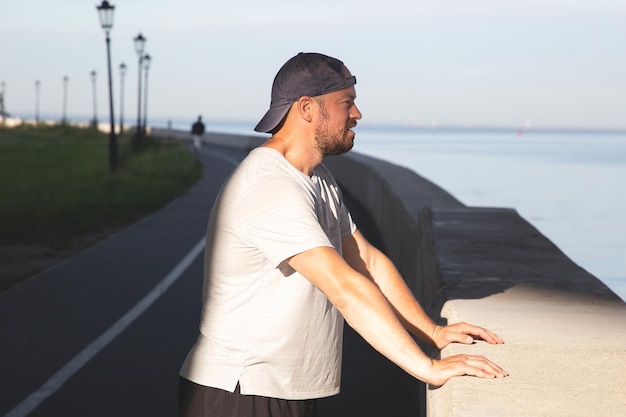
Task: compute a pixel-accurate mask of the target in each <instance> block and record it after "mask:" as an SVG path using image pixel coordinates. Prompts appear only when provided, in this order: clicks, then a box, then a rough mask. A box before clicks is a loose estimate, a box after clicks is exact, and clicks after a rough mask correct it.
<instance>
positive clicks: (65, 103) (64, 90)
mask: <svg viewBox="0 0 626 417" xmlns="http://www.w3.org/2000/svg"><path fill="white" fill-rule="evenodd" d="M69 81H70V79H69V77H68V76H67V75H66V76H65V77H63V117H62V118H61V124H67V84H68V82H69Z"/></svg>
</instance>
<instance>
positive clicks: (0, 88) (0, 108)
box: [0, 81, 7, 125]
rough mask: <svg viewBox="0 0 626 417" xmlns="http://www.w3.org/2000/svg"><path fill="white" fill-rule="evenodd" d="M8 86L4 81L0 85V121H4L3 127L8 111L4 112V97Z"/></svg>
mask: <svg viewBox="0 0 626 417" xmlns="http://www.w3.org/2000/svg"><path fill="white" fill-rule="evenodd" d="M6 85H7V84H6V83H5V82H4V81H2V82H1V83H0V120H1V121H2V125H4V117H5V114H6V110H4V95H5V87H6Z"/></svg>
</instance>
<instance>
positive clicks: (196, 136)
mask: <svg viewBox="0 0 626 417" xmlns="http://www.w3.org/2000/svg"><path fill="white" fill-rule="evenodd" d="M191 135H192V136H193V150H194V152H195V153H198V152H200V146H201V142H202V135H204V123H203V122H202V116H198V120H196V121H195V122H194V123H193V124H192V125H191Z"/></svg>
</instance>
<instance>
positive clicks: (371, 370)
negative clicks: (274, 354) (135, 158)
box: [0, 146, 419, 417]
mask: <svg viewBox="0 0 626 417" xmlns="http://www.w3.org/2000/svg"><path fill="white" fill-rule="evenodd" d="M245 154H246V152H245V151H241V150H236V149H226V148H217V147H210V146H205V147H204V148H203V151H202V153H201V155H200V159H201V160H202V162H203V163H204V165H205V170H204V175H203V177H202V179H201V180H200V181H199V182H198V183H197V184H195V185H194V186H193V187H192V188H191V189H190V190H188V191H187V192H186V193H185V194H184V195H183V196H182V197H180V198H178V199H177V200H175V201H174V202H172V203H170V204H169V205H168V206H167V207H165V208H163V209H162V210H160V211H158V212H157V213H154V214H153V215H151V216H149V217H147V218H145V219H143V220H141V221H140V222H138V223H136V224H135V225H133V226H132V227H129V228H128V229H126V230H124V231H122V232H120V233H118V234H116V235H114V236H112V237H110V238H109V239H107V240H106V241H104V242H101V243H100V244H98V245H96V246H94V247H93V248H91V249H89V250H87V251H85V252H83V253H82V254H80V255H78V256H76V257H74V258H72V259H70V260H68V261H66V262H64V263H63V264H61V265H58V266H56V267H55V268H52V269H50V270H48V271H46V272H44V273H41V274H39V275H37V276H35V277H33V278H31V279H30V280H27V281H26V282H24V283H22V284H20V285H18V286H16V287H14V288H12V289H10V290H8V291H5V292H3V293H0V340H1V344H0V346H1V347H0V352H1V355H0V416H5V417H8V416H11V417H21V416H26V415H28V416H70V417H71V416H81V417H82V416H90V417H97V416H116V417H124V416H129V417H130V416H133V417H136V416H148V415H149V416H154V417H159V416H163V417H166V416H167V417H171V416H175V415H177V412H176V389H177V384H178V369H179V367H180V365H181V363H182V361H183V359H184V357H185V355H186V354H187V351H188V350H189V348H190V347H191V345H192V344H193V342H194V341H195V338H196V336H197V328H198V320H199V312H200V292H201V286H202V256H201V255H202V247H203V243H204V242H203V240H204V239H203V238H204V233H205V228H206V221H207V217H208V213H209V211H210V208H211V205H212V203H213V200H214V198H215V196H216V195H217V192H218V191H219V187H220V186H221V184H222V182H223V181H224V179H225V178H226V177H227V176H228V174H229V173H230V172H231V171H232V169H233V168H234V167H235V166H236V164H237V163H238V162H239V161H240V160H241V159H242V158H243V157H244V156H245ZM348 204H350V203H349V202H348ZM353 211H354V213H353V214H354V216H355V218H357V220H358V218H359V216H362V215H363V214H362V213H360V212H359V210H358V207H354V208H353ZM345 339H346V340H345V351H344V378H343V384H342V386H343V387H342V394H340V395H338V396H335V397H332V398H329V399H324V400H322V401H321V405H320V407H321V410H322V416H323V417H333V416H351V415H355V416H356V415H358V416H363V417H368V416H381V415H384V416H398V417H404V416H406V417H408V416H416V415H419V413H418V404H417V402H416V399H417V398H418V397H419V395H418V384H417V383H416V382H415V381H413V380H411V378H409V377H407V376H406V375H404V373H403V372H402V371H400V370H399V369H398V368H396V367H395V366H394V365H392V364H391V363H390V362H388V361H387V360H386V359H384V358H382V357H381V356H380V355H379V354H377V353H376V352H373V351H372V349H371V348H369V346H367V345H366V344H365V343H364V342H363V341H362V340H361V339H360V337H358V336H356V335H355V334H354V332H352V331H351V330H349V329H347V331H346V338H345Z"/></svg>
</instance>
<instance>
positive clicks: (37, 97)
mask: <svg viewBox="0 0 626 417" xmlns="http://www.w3.org/2000/svg"><path fill="white" fill-rule="evenodd" d="M40 86H41V82H40V81H39V80H35V124H37V125H38V124H39V87H40Z"/></svg>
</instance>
